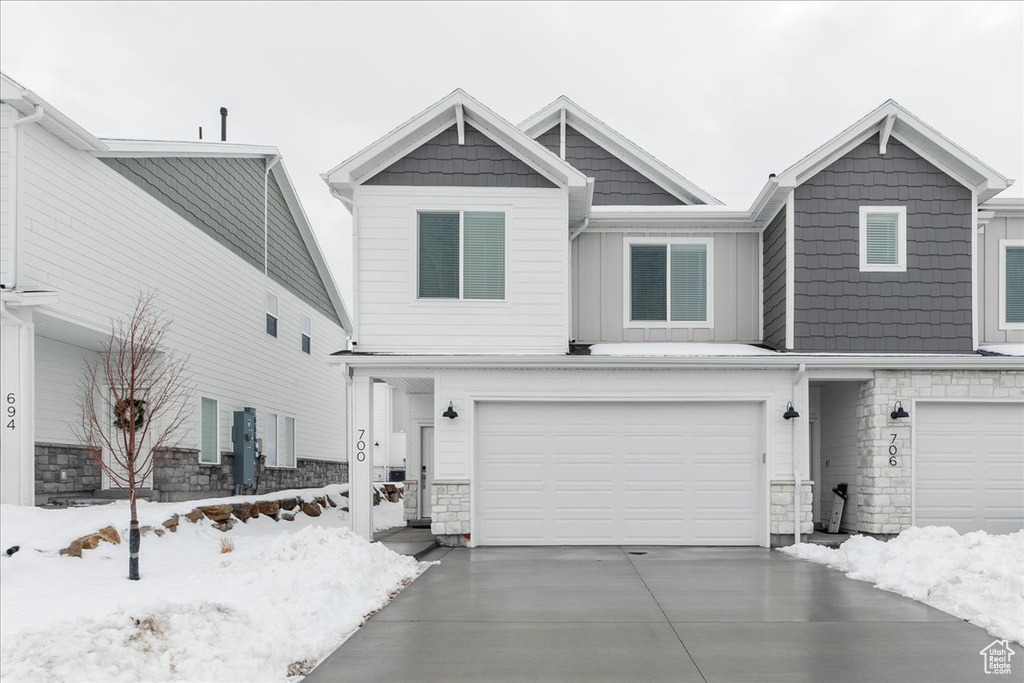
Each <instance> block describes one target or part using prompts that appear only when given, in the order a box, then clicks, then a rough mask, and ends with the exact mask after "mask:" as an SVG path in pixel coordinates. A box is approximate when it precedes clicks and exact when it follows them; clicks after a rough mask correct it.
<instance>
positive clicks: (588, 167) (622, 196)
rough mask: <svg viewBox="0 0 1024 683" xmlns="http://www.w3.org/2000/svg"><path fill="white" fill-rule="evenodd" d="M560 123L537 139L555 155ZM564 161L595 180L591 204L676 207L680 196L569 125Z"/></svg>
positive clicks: (559, 140) (557, 146) (566, 132)
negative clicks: (669, 191) (668, 190)
mask: <svg viewBox="0 0 1024 683" xmlns="http://www.w3.org/2000/svg"><path fill="white" fill-rule="evenodd" d="M558 128H559V126H555V127H554V128H551V129H550V130H548V131H547V132H545V133H542V134H541V135H540V136H539V137H538V138H537V141H538V142H540V143H541V144H542V145H544V146H545V147H547V148H548V149H550V150H551V151H553V152H554V153H555V154H558V153H559V151H560V149H559V147H560V145H561V135H560V134H559V130H558ZM565 160H566V161H568V162H569V163H570V164H572V165H573V166H575V167H576V168H577V169H578V170H579V171H580V172H582V173H583V174H584V175H586V176H587V177H588V178H593V179H594V206H676V205H679V204H684V203H685V202H683V201H682V200H681V199H679V198H678V197H676V196H675V195H672V194H670V193H668V192H666V191H665V190H664V189H663V188H662V187H660V186H659V185H658V184H656V183H654V182H652V181H651V180H650V179H649V178H647V177H646V176H644V175H643V174H641V173H640V172H639V171H637V170H636V169H635V168H633V167H632V166H630V165H629V164H627V163H626V162H624V161H622V159H619V158H618V157H617V156H615V155H614V154H612V153H611V152H609V151H608V150H606V149H605V148H604V147H602V146H600V145H599V144H597V143H596V142H594V141H593V140H591V139H590V138H588V137H587V136H586V135H584V134H583V133H581V132H579V131H578V130H576V129H575V128H573V127H572V126H569V125H567V126H566V127H565Z"/></svg>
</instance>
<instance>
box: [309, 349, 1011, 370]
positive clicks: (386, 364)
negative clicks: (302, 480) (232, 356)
mask: <svg viewBox="0 0 1024 683" xmlns="http://www.w3.org/2000/svg"><path fill="white" fill-rule="evenodd" d="M328 363H330V364H332V365H344V366H348V367H351V368H366V369H374V370H377V369H388V370H398V369H459V368H475V369H480V368H489V369H502V370H512V369H517V370H518V369H577V370H587V369H595V370H605V369H622V370H630V369H646V368H663V369H671V368H679V369H685V368H690V369H708V370H710V369H729V368H746V369H760V370H785V369H794V368H798V367H799V366H800V365H801V364H804V365H806V366H807V367H808V368H828V369H880V370H882V369H907V370H945V369H950V370H955V369H985V370H1022V369H1024V359H1022V358H1020V357H1014V356H983V355H980V354H971V355H955V356H944V355H922V354H913V355H910V354H902V355H901V354H893V355H881V354H878V355H870V354H863V355H850V356H844V355H841V354H796V353H779V354H776V355H763V356H761V355H758V356H719V357H715V356H675V357H672V356H573V355H558V356H553V355H541V354H538V355H532V356H531V355H514V356H510V355H491V356H488V355H463V356H460V355H451V356H437V355H433V356H431V355H422V356H417V355H405V356H401V355H394V356H389V355H371V354H366V355H361V354H344V355H339V356H331V357H330V359H329V360H328Z"/></svg>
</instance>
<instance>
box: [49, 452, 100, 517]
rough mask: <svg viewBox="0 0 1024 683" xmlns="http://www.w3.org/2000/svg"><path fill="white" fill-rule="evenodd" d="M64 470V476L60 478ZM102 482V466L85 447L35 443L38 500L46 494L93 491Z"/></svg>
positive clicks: (97, 488)
mask: <svg viewBox="0 0 1024 683" xmlns="http://www.w3.org/2000/svg"><path fill="white" fill-rule="evenodd" d="M61 472H64V478H63V479H62V478H61ZM102 485H103V483H102V478H101V475H100V466H99V465H97V464H96V462H95V461H94V460H93V459H92V458H91V457H90V456H89V454H88V453H87V452H86V450H85V448H83V447H82V446H78V445H74V444H64V443H37V444H36V502H37V503H45V502H46V500H44V498H45V496H46V495H48V494H50V495H61V494H64V495H66V494H72V493H92V492H93V491H97V490H99V488H100V487H101V486H102Z"/></svg>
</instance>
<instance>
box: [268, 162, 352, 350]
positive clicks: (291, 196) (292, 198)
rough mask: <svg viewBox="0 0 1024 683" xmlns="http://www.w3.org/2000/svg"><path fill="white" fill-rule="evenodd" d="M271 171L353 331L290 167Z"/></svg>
mask: <svg viewBox="0 0 1024 683" xmlns="http://www.w3.org/2000/svg"><path fill="white" fill-rule="evenodd" d="M270 172H271V173H272V174H274V178H275V179H276V180H277V184H278V186H279V187H280V188H281V193H282V194H283V195H284V200H285V202H286V203H287V204H288V208H289V209H290V210H291V212H292V216H293V217H294V218H295V223H296V225H298V226H299V234H301V235H302V241H303V242H304V243H305V244H306V249H307V250H308V251H309V255H310V256H311V257H312V258H313V264H314V265H315V266H316V271H317V273H319V275H320V279H321V280H322V281H323V283H324V286H325V287H326V288H327V295H328V296H329V297H330V298H331V303H332V304H333V305H334V310H335V312H336V313H337V314H338V319H339V320H341V326H342V327H343V328H345V330H346V331H347V332H349V333H351V332H352V331H353V325H352V318H351V317H350V316H349V314H348V308H347V307H346V306H345V300H344V298H342V296H341V291H340V290H339V289H338V285H337V284H336V283H335V281H334V278H333V277H332V276H331V269H330V268H329V267H328V265H327V261H326V259H324V253H323V250H322V249H321V248H320V242H319V241H318V240H317V238H316V233H314V232H313V226H312V225H311V224H310V222H309V218H308V216H306V211H305V209H303V208H302V203H301V202H300V201H299V196H298V194H296V192H295V186H294V185H293V184H292V179H291V176H289V175H288V169H286V168H285V166H284V162H283V161H282V162H280V163H278V164H275V165H274V166H273V168H271V170H270Z"/></svg>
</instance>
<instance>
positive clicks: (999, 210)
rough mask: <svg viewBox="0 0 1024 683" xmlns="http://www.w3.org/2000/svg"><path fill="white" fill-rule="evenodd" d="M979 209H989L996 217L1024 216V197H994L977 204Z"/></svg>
mask: <svg viewBox="0 0 1024 683" xmlns="http://www.w3.org/2000/svg"><path fill="white" fill-rule="evenodd" d="M978 209H979V210H980V211H991V212H992V213H993V214H995V216H996V217H998V218H1004V217H1012V218H1022V217H1024V197H996V198H994V199H990V200H988V201H987V202H985V203H984V204H981V205H979V206H978Z"/></svg>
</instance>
